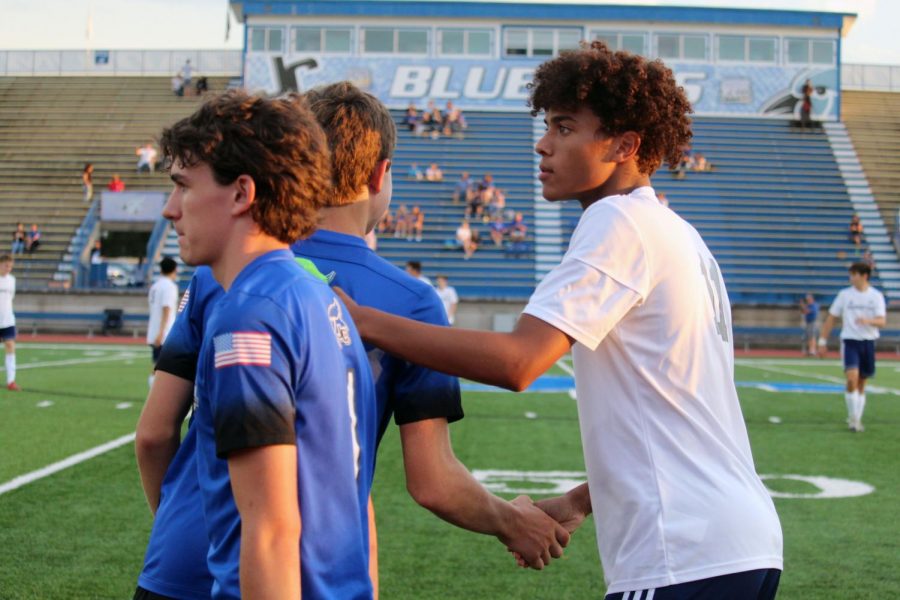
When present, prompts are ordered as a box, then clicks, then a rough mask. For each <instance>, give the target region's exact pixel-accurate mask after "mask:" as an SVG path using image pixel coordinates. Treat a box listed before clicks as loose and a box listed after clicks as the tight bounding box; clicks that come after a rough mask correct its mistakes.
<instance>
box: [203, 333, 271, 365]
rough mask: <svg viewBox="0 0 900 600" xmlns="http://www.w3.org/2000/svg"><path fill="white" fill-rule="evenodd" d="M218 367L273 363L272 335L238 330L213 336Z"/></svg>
mask: <svg viewBox="0 0 900 600" xmlns="http://www.w3.org/2000/svg"><path fill="white" fill-rule="evenodd" d="M213 349H214V350H215V366H216V368H217V369H221V368H223V367H230V366H233V365H253V366H259V367H268V366H269V365H271V364H272V336H271V335H269V334H268V333H262V332H250V331H236V332H234V333H223V334H222V335H217V336H216V337H214V338H213Z"/></svg>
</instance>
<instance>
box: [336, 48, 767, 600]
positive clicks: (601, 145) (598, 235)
mask: <svg viewBox="0 0 900 600" xmlns="http://www.w3.org/2000/svg"><path fill="white" fill-rule="evenodd" d="M531 107H532V109H533V112H534V114H535V115H537V114H538V113H540V112H543V114H544V120H545V123H546V124H547V131H546V133H545V134H544V136H543V137H542V138H541V139H540V140H539V141H538V142H537V144H536V146H535V151H536V152H537V153H538V154H539V155H540V157H541V160H540V181H541V183H542V185H543V193H544V197H545V198H546V199H547V200H549V201H551V202H553V201H559V200H569V199H575V200H578V202H579V203H580V204H581V207H582V209H583V211H584V212H583V214H582V216H581V219H580V221H579V223H578V226H577V227H576V229H575V231H574V233H573V234H572V239H571V242H570V244H569V249H568V251H567V252H566V254H565V256H564V257H563V260H562V262H561V263H560V264H559V265H558V266H557V267H556V268H554V269H553V270H552V271H551V272H550V273H548V274H547V276H546V277H544V279H543V280H542V281H541V283H540V284H539V285H538V287H537V289H536V290H535V292H534V294H533V295H532V296H531V299H530V300H529V303H528V305H527V306H526V308H525V310H524V313H523V314H522V316H521V318H520V319H519V321H518V323H517V325H516V327H515V329H514V331H512V332H511V333H495V332H485V331H472V330H462V329H456V328H453V329H448V328H439V327H429V326H427V325H423V324H421V323H415V322H411V321H406V320H403V319H399V318H397V317H393V316H390V315H386V314H384V313H380V312H378V311H375V310H374V309H371V308H365V307H357V306H351V307H350V308H351V312H352V313H353V317H354V320H355V321H356V324H357V326H358V327H359V330H360V332H361V334H362V335H363V338H364V339H366V340H368V341H370V342H372V343H374V344H376V345H378V346H380V347H382V348H383V349H384V350H386V351H387V352H390V353H392V354H395V355H397V356H400V357H402V358H405V359H407V360H410V361H414V362H417V363H420V364H423V365H425V366H428V367H431V368H435V369H440V370H443V371H446V372H448V373H452V374H455V375H459V376H463V377H467V378H469V379H473V380H477V381H482V382H486V383H492V384H495V385H500V386H503V387H506V388H509V389H513V390H523V389H525V388H527V387H528V385H529V384H530V383H531V382H532V381H534V379H535V378H537V377H538V376H539V375H540V374H541V373H543V372H544V371H545V370H547V369H548V368H549V367H550V366H551V365H553V364H554V363H555V362H556V361H557V360H558V359H559V358H560V357H561V356H562V355H564V354H565V353H567V352H568V351H569V350H570V349H571V350H572V355H573V358H574V363H575V385H576V389H577V397H578V409H579V421H580V423H581V437H582V443H583V446H584V457H585V464H586V466H587V471H588V481H587V483H586V484H584V485H581V486H579V487H576V488H575V489H573V490H571V491H570V492H569V493H567V494H566V495H564V496H561V497H558V498H552V499H550V500H544V501H541V502H539V503H538V504H539V505H540V506H541V507H542V508H544V509H545V510H546V511H547V512H548V513H549V514H550V515H551V516H553V517H554V518H556V519H557V520H558V521H559V522H561V523H563V524H564V525H566V526H567V527H568V528H569V529H570V530H574V529H575V528H576V527H578V526H579V525H580V524H581V522H582V521H583V519H584V518H585V516H586V515H587V514H589V513H590V512H594V515H595V521H596V529H597V539H598V545H599V549H600V556H601V559H602V562H603V566H604V573H605V577H606V581H607V586H608V588H607V594H608V595H607V598H611V599H615V600H618V599H621V598H629V599H631V598H642V599H643V598H653V599H654V600H664V599H673V598H678V599H681V598H747V599H750V598H753V599H762V598H772V597H774V595H775V592H776V590H777V587H778V580H779V577H780V574H781V568H782V538H781V526H780V523H779V521H778V515H777V514H776V512H775V507H774V505H773V503H772V500H771V498H770V497H769V495H768V493H767V491H766V489H765V487H764V486H763V484H762V482H761V481H760V479H759V477H758V476H757V474H756V469H755V468H754V465H753V458H752V456H751V452H750V443H749V440H748V436H747V430H746V427H745V425H744V420H743V417H742V415H741V408H740V405H739V403H738V397H737V392H736V390H735V384H734V351H733V343H732V334H731V314H730V305H729V302H728V296H727V294H726V292H725V288H724V286H723V284H722V277H721V274H720V270H719V266H718V264H717V263H716V261H715V259H714V258H713V256H712V254H711V253H710V251H709V249H708V248H707V247H706V244H705V243H704V242H703V240H702V239H701V237H700V235H699V234H698V233H697V231H696V230H695V229H694V228H693V227H692V226H691V225H689V224H688V223H687V222H685V221H684V220H683V219H681V218H680V217H679V216H678V215H676V214H675V213H674V212H672V211H671V210H669V209H668V208H666V207H665V206H663V204H662V203H660V201H659V199H658V198H657V196H656V193H655V192H654V190H653V188H652V187H651V185H650V175H652V174H653V172H654V171H655V170H656V169H657V168H658V167H659V166H660V165H661V163H662V162H663V161H664V160H665V161H667V162H668V163H669V164H677V162H678V161H679V159H680V157H681V148H682V147H684V146H685V144H686V143H687V142H688V141H689V140H690V138H691V131H690V120H689V118H688V114H689V113H690V112H691V108H690V104H689V103H688V101H687V99H686V97H685V95H684V92H683V90H682V89H681V88H679V87H678V86H677V85H676V83H675V80H674V77H673V76H672V72H671V71H670V70H669V69H668V68H666V67H665V65H663V64H662V63H661V62H659V61H648V60H646V59H644V58H642V57H640V56H636V55H633V54H629V53H627V52H612V51H610V50H609V49H608V48H607V47H606V46H605V45H604V44H602V43H600V42H594V43H592V44H590V45H584V46H583V47H582V48H581V49H580V50H576V51H572V52H566V53H563V54H561V55H560V56H559V57H558V58H555V59H553V60H551V61H549V62H547V63H544V64H543V65H541V66H540V67H539V68H538V69H537V71H536V72H535V77H534V82H533V84H532V89H531Z"/></svg>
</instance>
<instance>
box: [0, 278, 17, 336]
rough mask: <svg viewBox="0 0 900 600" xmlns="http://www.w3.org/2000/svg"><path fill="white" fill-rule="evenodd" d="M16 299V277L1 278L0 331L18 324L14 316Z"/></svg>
mask: <svg viewBox="0 0 900 600" xmlns="http://www.w3.org/2000/svg"><path fill="white" fill-rule="evenodd" d="M15 297H16V278H15V276H14V275H11V274H10V275H2V276H0V329H6V328H7V327H12V326H13V325H15V324H16V315H15V314H13V298H15Z"/></svg>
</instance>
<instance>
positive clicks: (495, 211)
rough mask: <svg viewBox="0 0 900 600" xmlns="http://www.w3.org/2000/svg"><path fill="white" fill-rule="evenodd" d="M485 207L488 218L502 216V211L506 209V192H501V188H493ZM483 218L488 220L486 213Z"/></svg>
mask: <svg viewBox="0 0 900 600" xmlns="http://www.w3.org/2000/svg"><path fill="white" fill-rule="evenodd" d="M486 208H487V209H488V213H489V215H490V218H493V217H502V216H503V213H504V212H505V211H506V194H505V193H503V190H501V189H500V188H494V190H493V193H492V194H491V196H490V203H489V204H488V205H487V206H486ZM485 220H486V221H487V220H490V219H489V218H488V215H485Z"/></svg>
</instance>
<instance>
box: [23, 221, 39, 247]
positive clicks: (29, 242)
mask: <svg viewBox="0 0 900 600" xmlns="http://www.w3.org/2000/svg"><path fill="white" fill-rule="evenodd" d="M40 247H41V230H40V229H38V226H37V223H32V224H31V230H30V231H29V232H28V235H27V236H26V237H25V250H26V251H27V252H28V254H34V253H35V252H37V249H38V248H40Z"/></svg>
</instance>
